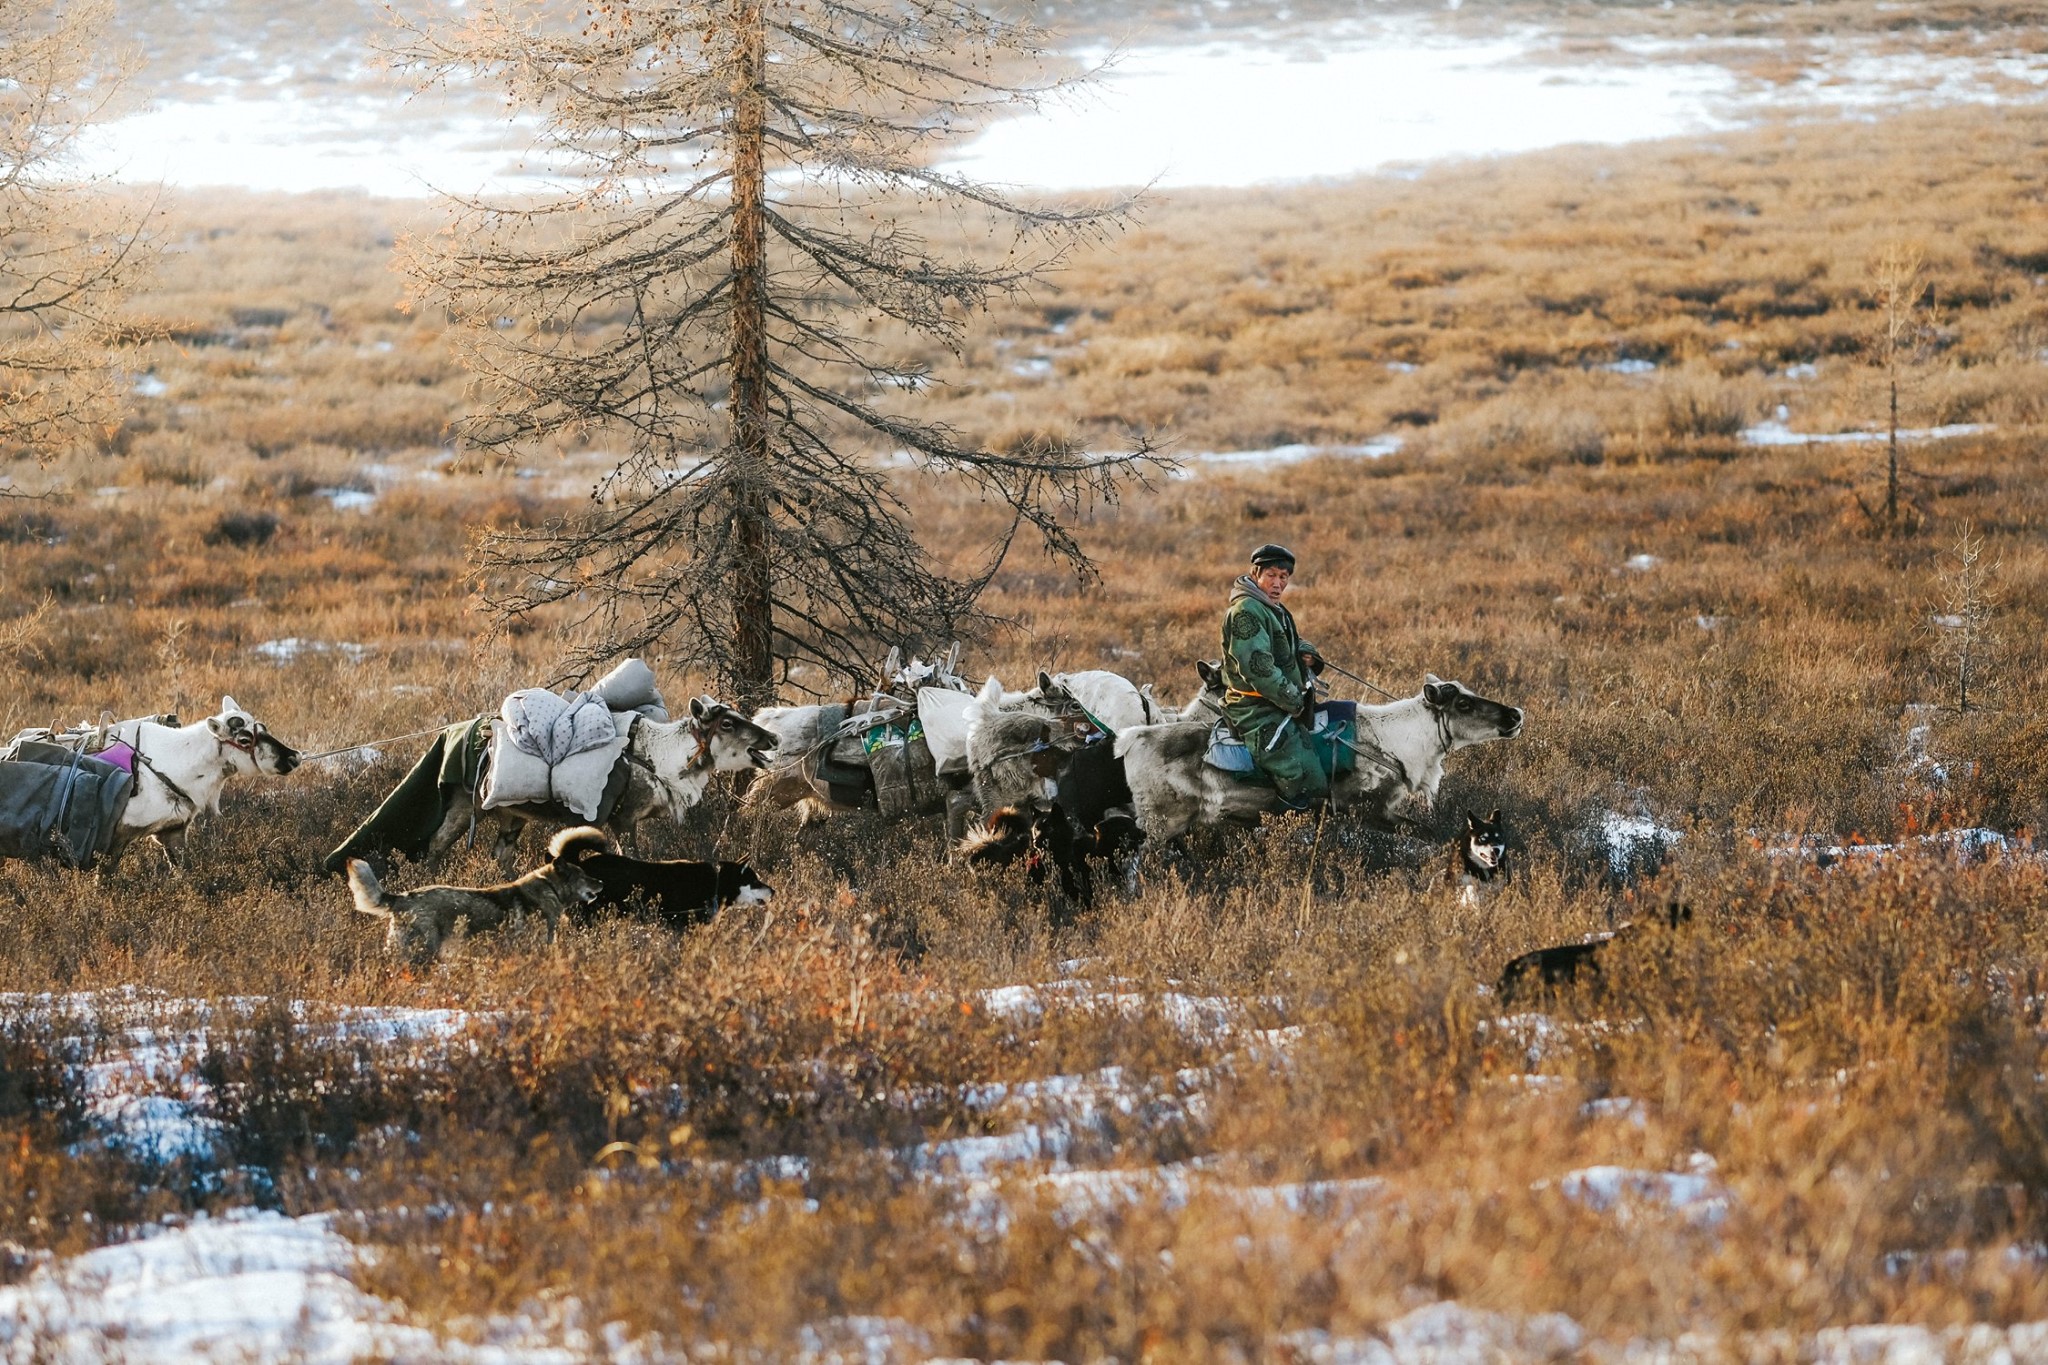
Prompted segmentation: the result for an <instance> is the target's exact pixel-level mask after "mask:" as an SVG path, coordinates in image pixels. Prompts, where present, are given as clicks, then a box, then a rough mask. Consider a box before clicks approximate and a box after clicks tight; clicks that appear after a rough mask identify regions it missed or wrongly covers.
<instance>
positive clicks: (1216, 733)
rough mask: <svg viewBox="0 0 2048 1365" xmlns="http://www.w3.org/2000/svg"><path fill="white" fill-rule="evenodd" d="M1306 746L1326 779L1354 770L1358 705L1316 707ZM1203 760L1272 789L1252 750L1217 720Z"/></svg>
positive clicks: (1325, 704)
mask: <svg viewBox="0 0 2048 1365" xmlns="http://www.w3.org/2000/svg"><path fill="white" fill-rule="evenodd" d="M1296 723H1297V724H1298V723H1299V722H1296ZM1308 742H1309V747H1310V748H1311V749H1313V750H1314V751H1315V755H1316V761H1317V762H1319V763H1321V764H1322V765H1323V773H1324V775H1325V776H1328V777H1333V778H1334V777H1338V776H1341V775H1343V774H1345V773H1349V772H1351V771H1352V770H1353V769H1355V768H1357V766H1358V747H1357V746H1358V703H1357V702H1355V701H1332V702H1325V703H1323V704H1322V705H1321V706H1318V707H1317V708H1316V728H1315V729H1314V730H1311V731H1310V732H1309V736H1308ZM1205 757H1206V758H1207V760H1208V763H1209V766H1210V767H1212V768H1215V769H1217V770H1218V771H1220V772H1226V773H1229V774H1231V775H1232V776H1233V777H1236V778H1238V779H1240V780H1241V781H1245V782H1249V783H1251V784H1252V785H1254V786H1260V787H1270V786H1272V785H1273V779H1272V778H1270V777H1267V776H1266V774H1265V773H1263V772H1261V771H1260V770H1259V765H1258V764H1257V763H1256V762H1254V761H1253V760H1252V751H1251V749H1250V748H1249V747H1247V746H1246V744H1245V742H1244V741H1243V740H1241V739H1239V738H1238V737H1237V734H1236V732H1235V731H1233V730H1232V729H1231V728H1230V722H1229V721H1225V720H1219V721H1217V722H1216V725H1215V727H1214V728H1213V729H1211V730H1210V731H1209V752H1208V753H1207V755H1205Z"/></svg>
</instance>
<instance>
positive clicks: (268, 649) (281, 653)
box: [250, 635, 377, 668]
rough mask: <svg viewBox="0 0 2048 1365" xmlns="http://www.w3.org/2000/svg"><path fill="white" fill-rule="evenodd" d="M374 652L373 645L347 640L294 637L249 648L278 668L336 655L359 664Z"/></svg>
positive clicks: (265, 642)
mask: <svg viewBox="0 0 2048 1365" xmlns="http://www.w3.org/2000/svg"><path fill="white" fill-rule="evenodd" d="M376 650H377V646H375V645H359V644H355V643H352V642H350V641H347V640H306V639H301V638H300V637H299V636H296V635H287V636H286V637H285V638H284V639H282V640H265V641H263V642H262V643H261V644H258V645H252V646H251V647H250V653H252V654H255V655H257V656H259V657H261V658H265V659H268V660H270V662H272V663H274V664H276V665H277V666H278V667H279V668H282V667H284V666H285V665H286V664H291V663H297V662H298V661H299V660H300V659H301V658H303V657H305V656H307V655H312V656H315V657H318V656H321V655H328V654H338V655H340V656H341V657H342V658H344V659H347V660H348V661H349V662H350V663H352V664H359V663H361V662H362V661H363V660H365V659H367V658H369V657H370V655H372V654H374V653H376Z"/></svg>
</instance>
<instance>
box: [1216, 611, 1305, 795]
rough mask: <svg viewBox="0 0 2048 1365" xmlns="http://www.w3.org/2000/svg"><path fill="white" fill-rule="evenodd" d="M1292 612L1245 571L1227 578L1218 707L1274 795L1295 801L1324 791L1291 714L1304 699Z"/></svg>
mask: <svg viewBox="0 0 2048 1365" xmlns="http://www.w3.org/2000/svg"><path fill="white" fill-rule="evenodd" d="M1314 649H1315V646H1313V645H1310V644H1308V643H1306V642H1305V641H1303V640H1302V638H1301V635H1300V633H1299V632H1297V631H1296V630H1295V628H1294V616H1293V614H1292V613H1291V612H1289V611H1288V610H1287V608H1285V607H1283V606H1281V605H1280V604H1279V603H1278V602H1275V601H1274V600H1273V599H1272V598H1270V597H1268V596H1267V595H1266V594H1265V592H1264V591H1262V590H1261V589H1260V587H1259V585H1258V584H1256V583H1254V582H1252V581H1251V579H1250V578H1249V577H1245V578H1240V579H1238V580H1237V582H1236V583H1234V584H1232V585H1231V589H1230V606H1229V607H1228V609H1226V610H1225V611H1224V613H1223V682H1224V685H1225V686H1226V687H1228V688H1229V689H1230V691H1229V695H1228V696H1227V697H1226V699H1225V701H1224V705H1223V714H1224V715H1225V716H1227V717H1229V719H1230V725H1231V728H1232V729H1234V730H1236V731H1237V735H1238V738H1239V739H1242V740H1243V741H1244V742H1245V745H1246V747H1248V748H1249V749H1250V750H1251V755H1252V762H1254V763H1256V764H1257V765H1258V766H1259V769H1260V771H1261V772H1263V773H1265V774H1266V776H1267V777H1269V778H1271V779H1272V780H1273V785H1274V786H1275V787H1276V788H1277V789H1278V790H1279V793H1280V797H1281V799H1282V800H1284V801H1286V802H1287V803H1288V804H1289V805H1291V806H1295V807H1300V806H1302V805H1304V804H1306V803H1307V802H1309V801H1311V800H1313V799H1314V798H1315V797H1318V796H1321V795H1322V794H1323V793H1324V792H1326V791H1328V790H1329V774H1328V773H1327V772H1326V771H1324V769H1323V765H1322V762H1321V761H1320V760H1319V759H1318V758H1317V757H1316V753H1315V750H1314V748H1313V747H1312V746H1311V745H1310V744H1309V742H1308V737H1307V736H1306V735H1304V734H1303V733H1302V732H1301V726H1300V725H1299V724H1297V723H1295V722H1294V721H1293V719H1292V717H1293V716H1294V714H1295V713H1296V712H1298V711H1300V710H1301V706H1302V703H1303V702H1304V701H1306V700H1307V698H1308V691H1309V688H1308V681H1309V680H1308V672H1307V670H1306V669H1305V668H1304V667H1303V665H1302V662H1301V655H1302V652H1303V651H1304V650H1307V651H1310V652H1313V651H1314Z"/></svg>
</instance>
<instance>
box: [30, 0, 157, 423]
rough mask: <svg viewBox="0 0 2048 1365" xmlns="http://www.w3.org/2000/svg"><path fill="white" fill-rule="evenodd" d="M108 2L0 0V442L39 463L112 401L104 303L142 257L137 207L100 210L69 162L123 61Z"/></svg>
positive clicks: (142, 217) (110, 325) (114, 333)
mask: <svg viewBox="0 0 2048 1365" xmlns="http://www.w3.org/2000/svg"><path fill="white" fill-rule="evenodd" d="M113 9H114V6H113V4H112V3H111V0H83V2H82V3H74V4H60V5H56V6H52V5H50V4H48V3H46V0H0V450H4V451H6V452H8V453H10V454H22V453H27V454H32V455H35V456H37V457H38V458H47V457H48V456H50V455H52V454H54V453H56V451H58V450H59V449H61V448H62V447H64V446H65V445H67V444H69V443H71V442H73V441H75V440H77V439H79V438H80V437H82V436H85V435H89V434H91V433H93V432H94V431H95V430H96V429H97V428H98V427H99V426H100V425H101V424H102V423H104V422H105V421H107V420H108V419H109V417H110V415H111V414H112V413H113V412H114V411H115V409H116V404H117V403H118V399H119V395H118V391H117V389H116V386H115V384H114V379H113V374H112V372H111V370H110V368H109V363H108V359H109V355H108V351H107V344H108V343H109V342H111V341H113V340H116V339H118V337H119V329H118V327H117V325H116V323H115V321H114V308H115V305H116V304H117V302H118V301H119V298H120V296H121V293H122V291H123V289H124V287H128V286H132V284H133V283H134V281H135V278H136V276H137V275H138V273H139V272H140V271H141V270H142V269H143V268H144V266H145V264H146V262H147V258H148V250H147V248H148V242H147V239H146V235H145V229H146V226H147V220H148V216H149V215H148V212H147V211H146V210H145V211H143V212H140V213H136V214H133V215H123V214H120V213H117V212H113V211H111V210H110V208H109V206H108V204H107V202H106V200H105V199H104V197H103V196H101V195H99V194H97V193H95V187H94V186H93V185H92V184H90V183H85V182H81V181H80V179H79V178H78V174H77V170H76V167H75V164H74V159H73V158H74V153H75V151H76V148H77V144H78V140H79V137H80V135H81V134H82V133H83V132H84V131H85V130H86V129H87V128H88V127H89V126H91V124H92V123H93V122H95V121H96V120H98V119H100V118H102V117H104V116H105V114H106V113H107V111H108V108H109V104H110V101H111V100H112V99H113V97H114V94H115V92H116V91H117V89H118V88H119V86H120V82H121V78H122V76H123V75H124V74H125V64H124V63H123V62H121V61H120V60H118V59H116V58H115V57H112V56H110V55H109V53H108V51H107V49H106V47H105V45H104V35H105V33H106V32H107V29H108V21H109V20H110V18H111V16H112V14H113Z"/></svg>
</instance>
